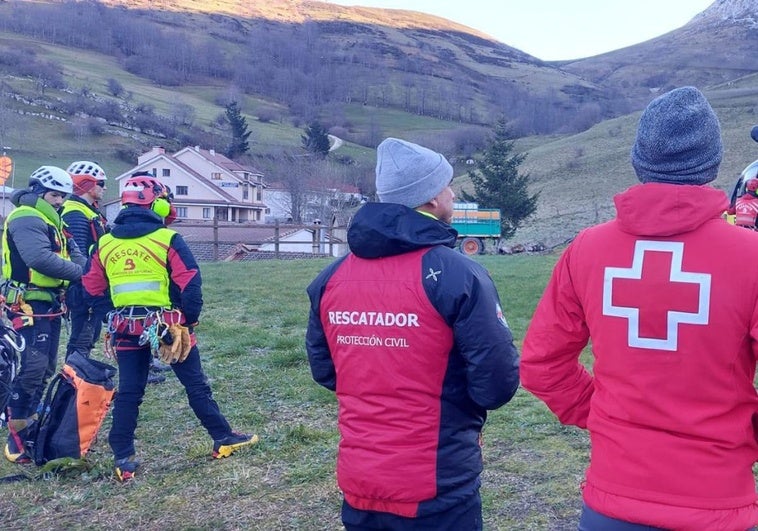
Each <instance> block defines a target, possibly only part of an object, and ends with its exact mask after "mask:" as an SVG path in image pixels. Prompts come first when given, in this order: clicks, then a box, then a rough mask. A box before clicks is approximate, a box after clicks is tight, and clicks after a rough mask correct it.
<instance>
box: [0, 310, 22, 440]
mask: <svg viewBox="0 0 758 531" xmlns="http://www.w3.org/2000/svg"><path fill="white" fill-rule="evenodd" d="M22 350H24V338H23V337H22V336H21V335H20V334H19V333H18V332H16V331H15V330H13V328H10V327H8V326H5V325H4V324H2V323H0V427H2V426H4V425H5V423H6V421H7V420H8V419H7V417H6V409H5V408H6V406H7V405H8V401H9V400H10V397H11V389H12V387H13V379H14V378H15V377H16V373H17V372H18V354H19V352H21V351H22Z"/></svg>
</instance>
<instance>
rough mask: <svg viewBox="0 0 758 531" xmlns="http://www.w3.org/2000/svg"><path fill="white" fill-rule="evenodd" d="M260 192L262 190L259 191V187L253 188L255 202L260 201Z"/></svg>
mask: <svg viewBox="0 0 758 531" xmlns="http://www.w3.org/2000/svg"><path fill="white" fill-rule="evenodd" d="M261 191H262V190H261V187H260V186H256V187H255V200H256V201H260V200H261Z"/></svg>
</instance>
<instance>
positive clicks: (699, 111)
mask: <svg viewBox="0 0 758 531" xmlns="http://www.w3.org/2000/svg"><path fill="white" fill-rule="evenodd" d="M722 154H723V147H722V145H721V127H720V126H719V120H718V118H717V117H716V114H715V113H714V112H713V109H712V108H711V106H710V104H709V103H708V100H706V99H705V96H703V94H702V93H701V92H700V91H699V90H698V89H696V88H695V87H682V88H678V89H674V90H672V91H671V92H667V93H666V94H663V95H662V96H658V97H657V98H655V99H654V100H653V101H651V102H650V104H649V105H648V106H647V109H645V111H644V112H643V113H642V116H641V117H640V123H639V126H638V127H637V138H636V140H635V142H634V146H633V147H632V166H634V171H635V172H636V173H637V178H638V179H639V180H640V181H641V182H643V183H649V182H659V183H669V184H706V183H709V182H711V181H712V180H714V179H715V178H716V176H717V175H718V171H719V165H720V164H721V156H722Z"/></svg>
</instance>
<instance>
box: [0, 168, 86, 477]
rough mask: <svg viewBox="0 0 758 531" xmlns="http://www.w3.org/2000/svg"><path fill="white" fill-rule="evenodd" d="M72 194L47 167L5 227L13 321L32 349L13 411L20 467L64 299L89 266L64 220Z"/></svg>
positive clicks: (17, 200) (53, 358)
mask: <svg viewBox="0 0 758 531" xmlns="http://www.w3.org/2000/svg"><path fill="white" fill-rule="evenodd" d="M72 191H73V185H72V180H71V176H70V175H69V174H68V173H67V172H66V171H65V170H63V169H61V168H57V167H55V166H42V167H41V168H39V169H37V170H35V171H34V172H33V173H32V174H31V177H30V178H29V187H28V188H25V189H21V190H17V191H16V192H14V193H13V195H12V196H11V201H12V203H13V204H14V205H15V206H16V208H15V209H14V210H13V211H12V212H11V213H10V214H9V215H8V218H7V219H6V220H5V230H4V231H3V236H2V241H3V277H4V278H5V282H4V283H3V286H2V295H3V297H4V300H5V305H6V313H7V317H8V318H9V319H10V320H11V322H12V323H13V327H14V328H15V329H16V330H17V331H18V332H19V333H20V334H21V336H22V337H23V338H24V341H25V344H26V346H25V348H24V350H23V351H22V353H21V369H20V371H19V373H18V375H16V378H15V379H14V380H13V389H12V391H11V398H10V401H9V403H8V411H7V413H8V419H9V420H8V431H9V434H8V442H7V444H6V445H5V452H4V453H5V457H6V459H8V460H9V461H11V462H14V463H28V462H30V461H31V459H30V453H29V452H28V451H27V450H28V442H29V438H30V437H31V434H32V433H33V431H34V430H33V428H32V426H33V424H34V422H35V421H36V419H37V408H38V407H39V404H40V400H41V399H42V393H43V392H44V390H45V386H46V385H47V382H48V380H49V379H50V377H51V376H52V375H53V374H54V373H55V369H56V364H57V357H58V344H59V341H60V331H61V315H62V314H63V313H64V311H65V308H64V307H63V296H64V292H65V289H66V285H67V284H68V282H72V281H78V280H79V278H80V277H81V275H82V268H83V266H84V264H85V262H86V258H85V257H84V255H83V254H82V253H81V252H79V248H78V247H77V245H76V242H74V241H73V239H71V238H70V237H69V236H67V234H66V233H64V231H63V223H62V221H61V218H60V216H59V215H58V209H59V208H60V206H61V205H62V204H63V201H64V200H65V199H66V197H67V196H68V195H69V194H70V193H72Z"/></svg>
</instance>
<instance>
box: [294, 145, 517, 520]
mask: <svg viewBox="0 0 758 531" xmlns="http://www.w3.org/2000/svg"><path fill="white" fill-rule="evenodd" d="M452 178H453V168H452V166H451V165H450V164H449V163H448V161H447V160H445V158H444V157H443V156H442V155H440V154H439V153H436V152H434V151H432V150H430V149H427V148H425V147H423V146H419V145H416V144H412V143H410V142H406V141H405V140H400V139H397V138H387V139H385V140H384V141H383V142H382V143H381V144H379V147H378V149H377V164H376V190H377V193H378V194H379V199H380V200H381V202H380V203H368V204H366V205H364V206H363V207H361V209H360V210H359V211H358V212H357V213H356V215H355V217H354V218H353V221H352V223H351V224H350V229H349V230H348V234H347V241H348V244H349V245H350V254H348V255H347V256H345V257H343V258H342V259H340V260H338V261H336V262H334V263H332V264H331V265H329V266H328V267H327V268H326V269H324V271H322V272H321V274H319V275H318V277H316V279H315V280H314V281H313V282H312V283H311V284H310V286H308V295H309V297H310V300H311V311H310V317H309V320H308V330H307V333H306V350H307V352H308V361H309V362H310V365H311V373H312V374H313V378H314V379H315V380H316V381H317V382H318V383H319V384H321V385H323V386H324V387H326V388H327V389H330V390H331V391H334V392H335V393H336V394H337V402H338V403H339V418H338V421H337V422H338V427H339V430H340V443H339V451H338V455H337V482H338V483H339V486H340V489H342V492H343V493H344V501H343V505H342V522H343V524H344V525H345V529H346V530H347V531H362V530H368V529H393V530H396V531H398V530H413V529H419V530H421V529H434V530H435V531H459V530H466V531H476V530H478V529H482V502H481V498H480V496H479V484H480V474H481V472H482V452H481V445H480V434H481V431H482V427H483V426H484V422H485V420H486V419H487V410H492V409H497V408H499V407H500V406H502V405H503V404H505V403H506V402H508V401H509V400H510V399H511V398H512V397H513V395H514V393H515V392H516V389H517V388H518V381H519V380H518V351H517V350H516V346H515V345H514V344H513V336H512V335H511V331H510V329H509V328H508V325H507V323H506V321H505V318H504V317H503V310H502V308H501V306H500V298H499V297H498V294H497V290H496V289H495V285H494V283H493V282H492V279H491V278H490V276H489V274H487V271H486V270H485V269H484V268H483V267H482V266H481V265H480V264H478V263H477V262H474V261H473V260H471V259H470V258H468V257H466V256H464V255H462V254H461V253H459V252H457V251H455V250H454V249H453V247H454V246H455V242H456V236H457V233H456V231H455V229H453V228H452V227H451V226H450V220H451V219H452V216H453V198H454V193H453V191H452V189H451V188H450V181H451V180H452Z"/></svg>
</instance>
